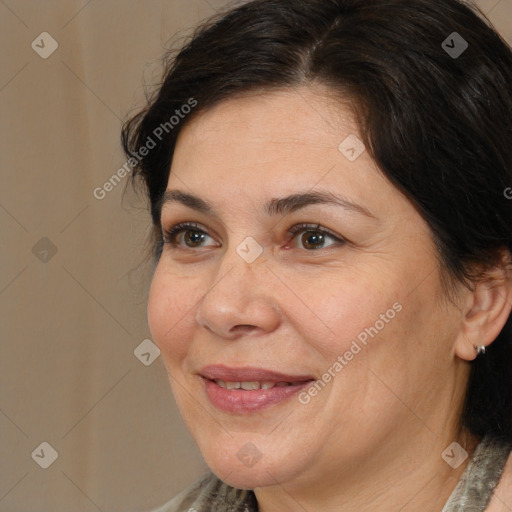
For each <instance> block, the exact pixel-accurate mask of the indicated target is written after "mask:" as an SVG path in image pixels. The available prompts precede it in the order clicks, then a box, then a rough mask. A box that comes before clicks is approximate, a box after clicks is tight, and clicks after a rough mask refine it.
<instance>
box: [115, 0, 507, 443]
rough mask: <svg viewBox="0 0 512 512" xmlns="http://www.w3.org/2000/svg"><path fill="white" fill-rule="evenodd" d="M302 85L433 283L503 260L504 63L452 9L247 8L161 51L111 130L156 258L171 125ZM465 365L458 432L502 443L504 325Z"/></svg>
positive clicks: (447, 0) (480, 21)
mask: <svg viewBox="0 0 512 512" xmlns="http://www.w3.org/2000/svg"><path fill="white" fill-rule="evenodd" d="M311 83H320V84H324V85H327V86H328V87H329V88H330V89H332V90H333V91H334V92H338V93H339V94H340V98H346V99H348V100H350V101H351V103H352V105H353V107H354V113H355V115H356V117H357V119H358V123H359V127H360V134H361V137H362V138H363V141H364V143H365V145H366V147H367V149H368V151H369V152H370V154H371V155H372V157H373V158H374V160H375V162H376V163H377V165H378V166H379V168H380V169H381V171H382V172H383V173H384V174H385V175H386V176H387V178H388V179H389V180H390V181H391V182H392V183H393V184H394V185H395V186H396V187H397V188H398V189H399V190H401V191H402V192H403V193H404V194H405V195H406V196H407V197H408V198H409V200H410V201H411V203H412V204H413V205H414V206H415V207H416V208H417V209H418V211H419V212H420V213H421V215H422V216H423V217H424V219H425V220H426V221H427V222H428V224H429V226H430V228H431V230H432V234H433V239H434V241H435V244H436V247H437V249H438V252H439V261H440V266H441V269H442V275H446V276H448V278H447V281H449V282H450V283H452V284H453V283H456V282H460V283H464V284H465V285H467V286H471V283H472V282H473V280H474V279H475V278H476V277H477V276H475V275H474V273H473V272H472V269H474V268H476V267H477V266H480V267H482V266H483V267H484V268H485V267H486V266H487V267H489V266H492V265H495V264H499V253H498V250H499V249H500V248H501V249H503V248H504V249H505V250H506V251H507V254H509V253H511V252H512V200H507V198H506V197H505V193H504V191H505V190H506V189H507V188H508V187H511V186H512V92H511V91H512V87H511V84H512V53H511V50H510V48H509V47H508V45H507V44H506V43H505V42H504V41H503V39H502V38H501V37H500V36H499V35H498V34H497V32H496V31H495V30H494V29H493V28H492V27H491V25H490V23H489V22H488V21H487V20H485V19H484V18H483V16H480V15H479V14H478V12H477V11H476V9H475V8H473V7H471V6H469V5H468V4H466V3H464V2H462V1H459V0H439V1H436V2H433V1H432V0H308V1H303V2H302V1H297V0H254V1H251V2H248V3H244V4H242V5H240V6H238V7H235V8H232V9H231V10H229V11H227V12H226V13H224V14H222V15H220V16H216V17H215V18H213V19H212V20H210V21H209V22H208V23H206V24H205V25H203V26H201V27H200V28H198V29H197V30H196V32H195V33H194V35H193V37H192V38H191V39H190V40H189V41H188V43H187V44H186V45H184V46H183V47H182V48H181V50H180V51H179V52H178V53H177V54H176V55H175V54H174V53H172V52H170V53H169V54H168V56H167V59H166V66H165V74H164V80H163V83H162V84H160V85H159V87H158V89H157V91H156V92H155V94H154V95H153V96H152V97H151V98H150V99H149V101H148V105H147V107H146V108H145V109H144V110H143V111H142V112H140V113H139V114H137V115H136V116H135V117H133V118H132V119H131V120H129V121H128V122H127V123H126V124H125V126H124V128H123V132H122V143H123V147H124V150H125V152H126V154H127V155H128V156H129V157H131V158H132V159H133V160H132V162H133V164H134V166H135V169H134V176H135V177H136V178H137V177H138V178H140V179H142V182H143V186H144V190H145V191H146V192H147V194H148V197H149V202H150V208H151V215H152V220H153V224H154V249H155V252H154V254H155V257H156V259H158V258H159V256H160V253H161V249H162V234H161V226H160V208H161V207H160V199H161V197H162V194H163V192H164V191H165V189H166V186H167V181H168V177H169V173H170V169H171V164H172V158H173V152H174V147H175V144H176V140H177V137H178V135H179V133H180V130H181V129H182V128H183V126H184V125H185V124H186V123H188V122H190V121H191V120H192V119H194V118H195V116H196V115H198V113H200V112H202V111H205V110H207V109H208V108H210V107H212V106H213V105H215V104H217V103H218V102H220V101H222V100H224V99H227V98H233V97H236V96H237V95H242V94H244V93H247V92H257V91H266V90H271V89H275V88H286V87H296V86H300V85H305V84H311ZM191 102H196V103H195V105H197V106H196V107H195V108H194V109H193V110H191V111H190V112H189V113H188V114H187V115H182V116H179V117H180V121H179V122H178V123H177V124H175V123H173V122H170V118H171V116H173V115H174V116H175V117H176V116H177V115H178V114H179V113H180V112H181V114H183V113H184V111H183V110H181V109H182V108H183V106H184V105H187V104H188V105H191ZM175 120H176V119H175ZM157 135H158V136H157ZM150 140H151V141H152V143H153V144H154V147H152V149H151V150H150V151H148V152H145V153H146V155H145V156H144V157H143V158H140V154H139V153H140V150H141V148H143V147H147V146H148V141H150ZM153 144H151V145H152V146H153ZM471 364H472V370H471V376H470V381H469V384H468V391H467V398H466V403H465V409H464V413H463V417H462V419H461V421H462V423H463V424H464V425H465V426H467V427H468V428H469V429H470V431H472V432H473V433H474V434H476V435H481V436H483V435H485V434H493V435H495V436H503V437H506V438H508V439H511V440H512V320H511V318H510V317H509V319H508V321H507V323H506V326H505V327H504V329H503V330H502V332H501V333H500V334H499V336H498V337H497V339H496V340H495V341H494V342H493V343H492V344H491V346H490V347H488V350H487V353H486V354H485V355H483V356H479V357H478V358H477V359H476V360H475V361H473V362H472V363H471Z"/></svg>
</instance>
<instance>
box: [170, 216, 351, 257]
mask: <svg viewBox="0 0 512 512" xmlns="http://www.w3.org/2000/svg"><path fill="white" fill-rule="evenodd" d="M184 231H196V232H198V233H204V234H205V235H208V236H210V235H209V234H208V232H207V231H206V230H204V229H203V228H202V226H201V225H200V224H196V223H194V222H182V223H180V224H176V225H175V226H173V227H171V228H170V229H168V230H164V233H163V242H164V244H169V245H170V246H171V247H173V248H175V247H178V246H179V245H180V244H178V242H176V236H177V235H178V234H179V233H181V232H184ZM308 231H310V232H313V233H317V234H321V235H326V236H328V237H330V238H332V239H334V240H335V241H336V242H337V244H338V245H343V244H345V243H346V242H347V240H346V239H344V238H343V237H340V236H338V235H335V234H334V233H332V232H331V231H329V230H328V229H326V228H323V227H322V226H321V225H320V224H296V225H295V226H292V227H291V228H290V229H289V230H288V231H287V233H288V234H289V235H291V236H292V238H294V237H295V235H297V234H298V233H301V232H308ZM333 245H334V244H333ZM329 247H331V246H329ZM198 248H200V247H198ZM186 249H194V247H186ZM320 249H323V247H321V248H320ZM305 250H308V249H305ZM316 250H318V249H316ZM309 252H312V250H309Z"/></svg>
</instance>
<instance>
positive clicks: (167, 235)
mask: <svg viewBox="0 0 512 512" xmlns="http://www.w3.org/2000/svg"><path fill="white" fill-rule="evenodd" d="M207 238H212V237H211V236H210V235H209V234H208V233H207V232H206V231H205V230H203V229H201V228H200V227H199V225H196V224H188V223H184V224H178V225H176V226H173V227H172V228H170V229H169V230H166V231H164V234H163V241H164V243H166V244H169V245H170V246H172V247H184V248H189V249H195V248H200V247H206V246H208V245H217V244H216V243H213V244H204V243H203V242H204V241H205V240H206V239H207ZM212 240H213V239H212Z"/></svg>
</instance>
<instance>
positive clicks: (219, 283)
mask: <svg viewBox="0 0 512 512" xmlns="http://www.w3.org/2000/svg"><path fill="white" fill-rule="evenodd" d="M218 268H219V270H218V272H217V273H216V275H215V278H214V280H213V281H212V282H211V284H210V286H209V289H208V291H207V292H206V293H205V295H204V296H203V298H202V300H201V301H200V302H199V304H198V307H197V309H196V316H195V318H196V322H197V324H198V325H199V326H201V327H203V328H205V329H207V330H209V331H211V332H212V333H214V334H215V335H217V336H219V337H222V338H224V339H229V340H235V339H237V338H239V337H241V336H244V335H251V336H252V335H256V334H258V333H260V334H261V333H270V332H272V331H274V330H275V329H276V328H277V327H278V325H279V323H280V321H281V311H280V308H279V306H278V304H277V303H276V301H275V300H274V296H273V293H272V283H271V279H272V273H271V272H270V271H269V270H268V269H267V268H266V263H265V260H264V258H258V259H257V260H256V261H254V262H252V263H247V262H246V261H244V260H243V259H242V258H240V257H239V256H238V254H236V253H234V251H233V254H230V255H225V256H224V260H223V262H222V264H221V265H219V267H218Z"/></svg>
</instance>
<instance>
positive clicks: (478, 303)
mask: <svg viewBox="0 0 512 512" xmlns="http://www.w3.org/2000/svg"><path fill="white" fill-rule="evenodd" d="M502 254H503V257H502V260H501V265H499V266H496V267H492V268H491V269H488V270H487V271H486V272H485V275H484V276H483V277H482V278H481V279H480V280H479V281H477V282H476V283H475V285H474V287H473V289H472V290H468V291H467V293H466V294H465V297H464V299H465V303H464V308H463V309H462V313H463V318H462V322H463V324H462V333H461V334H462V336H460V337H459V338H458V339H457V342H456V346H455V353H456V354H457V355H458V356H459V357H460V358H461V359H465V360H467V361H472V360H473V359H475V358H476V356H477V351H476V350H475V347H480V346H482V345H484V346H485V347H487V346H489V345H490V344H491V343H492V342H493V341H494V340H495V339H496V338H497V337H498V334H499V333H500V332H501V330H502V329H503V326H504V325H505V323H506V322H507V320H508V318H509V315H510V311H511V310H512V278H511V265H512V258H511V254H510V252H509V251H503V252H502Z"/></svg>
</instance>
